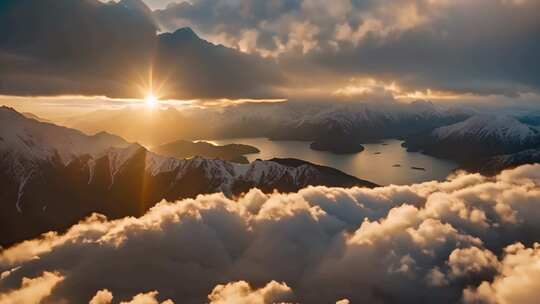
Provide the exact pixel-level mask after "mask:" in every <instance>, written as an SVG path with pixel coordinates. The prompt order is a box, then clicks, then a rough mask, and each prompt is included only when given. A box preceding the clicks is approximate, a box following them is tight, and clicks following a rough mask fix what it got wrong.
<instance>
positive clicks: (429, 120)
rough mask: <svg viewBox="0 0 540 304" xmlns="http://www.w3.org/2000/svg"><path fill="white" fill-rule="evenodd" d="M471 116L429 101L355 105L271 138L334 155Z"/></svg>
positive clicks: (330, 111) (312, 118) (313, 118)
mask: <svg viewBox="0 0 540 304" xmlns="http://www.w3.org/2000/svg"><path fill="white" fill-rule="evenodd" d="M471 115H472V113H471V112H470V111H467V110H465V109H458V108H449V107H444V106H439V105H435V104H433V103H430V102H423V101H417V102H413V103H411V104H399V103H388V104H371V103H354V104H351V105H348V104H345V105H337V106H334V107H328V108H326V109H325V110H322V111H320V112H319V113H317V114H315V115H311V116H309V117H306V118H304V119H302V120H299V121H295V122H292V123H290V124H285V125H284V126H283V127H281V128H278V129H277V130H275V131H274V132H273V134H272V138H274V139H302V140H306V139H308V140H313V141H314V143H313V144H312V148H314V149H317V150H328V151H332V152H336V153H347V152H358V151H361V150H362V148H361V144H362V143H367V142H373V141H377V140H380V139H384V138H401V137H405V136H410V135H413V134H419V133H423V132H428V131H431V130H433V129H435V128H437V127H440V126H444V125H448V124H451V123H455V122H459V121H462V120H465V119H466V118H468V117H469V116H471Z"/></svg>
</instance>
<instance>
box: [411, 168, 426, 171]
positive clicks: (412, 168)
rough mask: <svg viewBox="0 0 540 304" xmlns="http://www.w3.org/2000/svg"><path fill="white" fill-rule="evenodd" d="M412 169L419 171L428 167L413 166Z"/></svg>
mask: <svg viewBox="0 0 540 304" xmlns="http://www.w3.org/2000/svg"><path fill="white" fill-rule="evenodd" d="M411 169H413V170H418V171H426V168H422V167H411Z"/></svg>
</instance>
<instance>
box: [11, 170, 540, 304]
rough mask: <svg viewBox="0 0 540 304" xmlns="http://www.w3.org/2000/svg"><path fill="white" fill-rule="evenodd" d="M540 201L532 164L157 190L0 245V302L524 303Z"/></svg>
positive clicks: (536, 257)
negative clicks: (341, 184)
mask: <svg viewBox="0 0 540 304" xmlns="http://www.w3.org/2000/svg"><path fill="white" fill-rule="evenodd" d="M539 207H540V165H526V166H521V167H518V168H516V169H513V170H508V171H504V172H502V173H501V174H500V175H498V176H495V177H484V176H481V175H478V174H466V173H460V174H456V175H455V176H452V177H450V178H449V179H448V180H447V181H444V182H435V181H433V182H426V183H422V184H416V185H410V186H386V187H379V188H375V189H363V188H351V189H343V188H326V187H309V188H306V189H303V190H301V191H299V192H298V193H291V194H280V193H274V194H263V193H262V192H261V191H259V190H257V189H253V190H251V191H249V192H248V193H247V194H245V195H243V196H241V197H239V198H237V199H233V200H231V199H228V198H226V197H224V196H223V195H222V194H213V195H201V196H199V197H197V198H196V199H188V200H183V201H178V202H174V203H169V202H162V203H160V204H158V205H156V206H155V207H154V208H152V209H151V210H150V211H149V212H148V213H147V214H146V215H144V216H142V217H140V218H133V217H128V218H123V219H119V220H107V219H106V218H105V217H103V216H101V215H93V216H91V217H89V218H87V219H86V220H84V221H82V222H80V223H79V224H77V225H75V226H73V227H72V228H71V229H69V230H68V231H67V232H66V233H64V234H58V233H53V232H51V233H48V234H45V235H43V237H41V238H39V239H34V240H28V241H25V242H23V243H20V244H17V245H15V246H13V247H11V248H7V249H3V250H2V251H0V273H1V276H0V277H1V279H0V304H5V303H10V304H11V303H35V302H39V301H42V302H43V303H87V302H90V303H92V304H105V303H139V304H140V303H166V304H170V303H213V304H217V303H219V304H222V303H246V304H247V303H276V302H287V303H340V304H345V303H459V302H464V303H500V304H505V303H521V304H524V303H525V304H526V303H535V302H536V300H537V299H538V298H540V244H539V243H536V241H538V240H540V208H539Z"/></svg>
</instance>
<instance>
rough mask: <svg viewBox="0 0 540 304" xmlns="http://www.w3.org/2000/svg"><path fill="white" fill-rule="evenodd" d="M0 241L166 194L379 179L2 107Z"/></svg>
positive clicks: (129, 208) (125, 209)
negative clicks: (85, 128)
mask: <svg viewBox="0 0 540 304" xmlns="http://www.w3.org/2000/svg"><path fill="white" fill-rule="evenodd" d="M0 184H2V187H1V188H0V202H1V204H0V230H1V231H2V232H3V233H2V234H1V235H0V245H2V246H5V245H9V244H12V243H14V242H18V241H21V240H24V239H28V238H31V237H35V236H37V235H38V234H40V233H43V232H46V231H49V230H62V229H65V228H67V227H69V226H70V225H72V224H74V223H76V222H77V221H79V220H81V219H82V218H84V217H85V216H88V215H90V214H91V213H93V212H98V213H102V214H105V215H106V216H108V217H111V218H119V217H124V216H128V215H133V216H138V215H142V214H143V213H144V212H145V211H146V210H148V208H150V207H152V206H153V205H154V204H155V203H157V202H159V201H160V200H162V199H167V200H169V201H174V200H176V199H180V198H187V197H194V196H196V195H198V194H202V193H213V192H223V193H224V194H225V195H228V196H232V195H237V194H240V193H242V192H245V191H247V190H248V189H250V188H252V187H257V188H259V189H261V190H262V191H265V192H272V191H274V190H279V191H284V192H289V191H297V190H299V189H300V188H303V187H306V186H308V185H326V186H340V187H350V186H363V187H374V186H375V184H373V183H370V182H367V181H364V180H360V179H358V178H355V177H353V176H350V175H347V174H345V173H343V172H341V171H338V170H336V169H332V168H328V167H323V166H317V165H314V164H311V163H308V162H304V161H301V160H292V159H273V160H270V161H262V160H257V161H254V162H252V163H251V164H235V163H230V162H227V161H223V160H219V159H205V158H200V157H195V158H191V159H178V158H173V157H165V156H160V155H157V154H154V153H152V152H149V151H148V150H147V149H145V148H144V147H142V146H141V145H138V144H131V143H129V142H127V141H125V140H123V139H122V138H120V137H118V136H115V135H111V134H108V133H98V134H96V135H94V136H88V135H85V134H83V133H82V132H80V131H76V130H73V129H69V128H65V127H60V126H57V125H53V124H49V123H42V122H39V121H37V120H34V119H29V118H26V117H24V116H23V115H21V114H19V113H18V112H16V111H14V110H12V109H10V108H6V107H1V108H0Z"/></svg>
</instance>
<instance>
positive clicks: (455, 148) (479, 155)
mask: <svg viewBox="0 0 540 304" xmlns="http://www.w3.org/2000/svg"><path fill="white" fill-rule="evenodd" d="M404 145H405V146H406V147H407V148H408V149H409V150H410V151H422V152H424V153H427V154H430V155H434V156H438V157H444V158H450V159H454V160H457V161H460V162H462V163H465V164H473V163H477V162H478V161H479V160H481V159H485V158H489V157H493V156H496V155H504V154H512V153H516V152H520V151H523V150H527V149H532V148H536V147H540V130H539V129H538V128H537V127H535V126H531V125H527V124H524V123H522V122H520V121H519V120H517V119H516V118H514V117H511V116H507V115H475V116H472V117H470V118H468V119H467V120H465V121H462V122H458V123H455V124H451V125H448V126H444V127H439V128H436V129H434V130H433V131H431V132H428V133H426V134H422V135H417V136H414V137H409V138H407V140H406V142H405V144H404Z"/></svg>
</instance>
